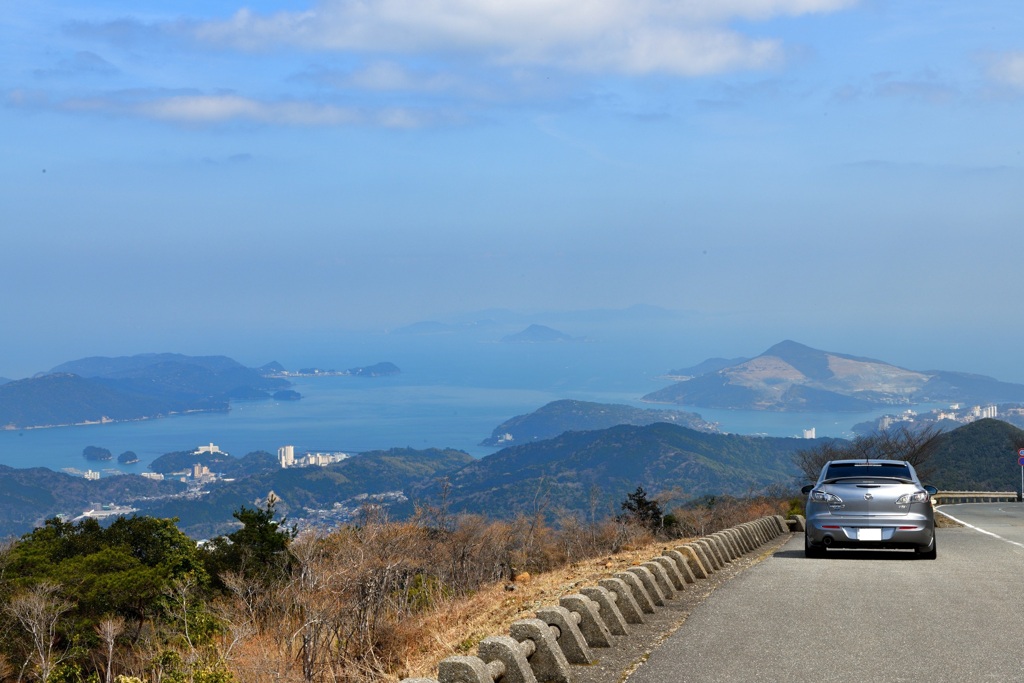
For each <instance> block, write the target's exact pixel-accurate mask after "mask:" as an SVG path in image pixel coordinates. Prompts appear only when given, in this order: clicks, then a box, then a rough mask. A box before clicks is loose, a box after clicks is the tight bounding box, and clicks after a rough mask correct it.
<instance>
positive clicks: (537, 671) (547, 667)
mask: <svg viewBox="0 0 1024 683" xmlns="http://www.w3.org/2000/svg"><path fill="white" fill-rule="evenodd" d="M508 630H509V634H510V635H511V636H512V638H513V639H514V640H518V641H519V642H521V643H522V642H524V641H527V640H529V641H531V642H533V645H534V652H533V654H532V655H530V657H529V662H530V668H531V669H532V670H533V675H534V676H535V677H536V678H537V681H538V683H571V681H572V675H571V674H570V672H569V661H568V660H567V659H566V658H565V653H563V652H562V648H561V647H559V646H558V641H557V639H556V637H555V634H553V633H552V632H551V627H550V626H548V624H547V623H545V622H544V621H543V620H541V619H520V620H519V621H514V622H512V625H511V626H509V629H508Z"/></svg>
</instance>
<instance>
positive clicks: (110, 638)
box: [95, 616, 124, 683]
mask: <svg viewBox="0 0 1024 683" xmlns="http://www.w3.org/2000/svg"><path fill="white" fill-rule="evenodd" d="M95 630H96V635H97V636H99V639H100V643H101V645H102V646H103V655H104V658H105V659H106V677H105V679H104V680H105V681H106V683H110V682H111V681H112V680H113V679H114V645H115V643H116V641H117V637H118V636H119V635H121V633H122V632H123V631H124V617H120V616H106V617H104V618H103V619H101V620H100V622H99V623H98V624H96V626H95Z"/></svg>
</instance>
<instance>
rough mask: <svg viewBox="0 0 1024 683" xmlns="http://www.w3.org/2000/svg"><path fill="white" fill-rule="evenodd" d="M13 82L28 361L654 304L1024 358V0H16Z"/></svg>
mask: <svg viewBox="0 0 1024 683" xmlns="http://www.w3.org/2000/svg"><path fill="white" fill-rule="evenodd" d="M0 104H2V106H0V226H2V233H0V235H2V241H0V245H2V248H0V259H2V264H3V270H4V274H5V286H4V294H3V296H0V321H2V323H0V324H2V326H3V329H4V334H3V335H2V339H3V341H2V342H0V350H2V352H0V375H2V376H7V377H21V376H26V375H28V374H30V373H33V372H36V371H39V370H42V369H46V368H48V367H52V366H54V365H56V364H58V363H60V362H63V361H65V360H69V359H72V358H77V357H82V356H87V355H119V354H129V353H141V352H150V351H167V350H171V351H181V352H193V353H228V354H229V355H230V352H231V351H232V350H234V349H240V348H241V342H239V341H238V340H240V339H245V340H247V341H248V343H250V344H254V343H257V342H258V340H261V339H265V340H267V344H268V345H273V344H283V343H285V341H286V340H293V341H294V340H301V339H303V338H309V337H311V336H319V337H321V338H323V337H324V335H326V336H327V337H329V336H330V335H332V334H340V333H341V332H343V331H358V330H375V331H379V330H387V329H392V328H394V327H397V326H401V325H406V324H409V323H412V322H415V321H418V320H445V319H451V318H454V317H455V316H459V315H462V314H464V313H466V312H468V311H476V310H485V309H511V310H515V311H520V312H530V311H538V312H539V311H574V310H591V309H611V310H615V309H623V308H627V307H630V306H633V305H637V304H643V305H649V306H658V307H662V308H665V309H667V310H670V311H679V312H685V313H686V314H687V316H690V317H688V318H687V320H693V319H695V318H696V319H700V320H701V321H703V322H702V325H701V326H699V329H700V330H702V331H703V332H705V333H707V334H708V339H709V340H710V339H712V338H713V339H714V343H711V342H710V341H709V343H708V344H707V346H708V347H709V348H708V349H707V351H708V353H707V354H706V355H748V356H750V355H756V354H757V353H759V352H760V351H762V350H764V348H766V347H767V346H768V345H770V344H772V343H775V342H777V341H780V340H782V339H786V338H791V339H796V340H799V341H801V342H803V343H807V344H809V345H811V346H815V347H817V348H825V349H828V350H832V351H839V352H844V353H852V354H856V355H865V356H872V357H881V358H883V359H884V360H889V361H890V362H896V363H899V364H902V365H904V366H907V367H913V368H928V367H941V368H942V369H955V370H964V371H971V372H982V373H984V374H991V375H995V376H998V377H999V378H1000V379H1006V380H1011V381H1024V364H1020V363H1019V362H1018V359H1019V353H1018V348H1020V347H1021V345H1022V340H1024V316H1021V315H1019V314H1020V311H1021V305H1020V295H1021V292H1022V287H1021V286H1020V285H1019V281H1020V279H1021V272H1022V270H1024V267H1022V263H1021V261H1022V258H1021V256H1022V254H1024V230H1021V227H1022V225H1024V222H1022V219H1024V191H1022V190H1024V159H1022V156H1021V153H1022V147H1024V107H1022V105H1024V9H1022V7H1021V5H1020V3H1019V2H1018V1H1016V0H978V1H977V2H970V3H965V2H962V1H961V0H930V1H929V2H906V1H902V2H897V1H891V2H890V1H887V0H687V1H677V2H671V1H668V0H591V1H588V2H579V1H578V0H515V1H512V0H322V1H319V2H303V1H301V0H298V1H294V0H293V1H292V2H274V1H272V0H259V1H257V2H253V3H248V4H240V3H238V2H234V1H231V0H204V1H203V2H195V1H192V0H176V1H175V2H168V1H164V0H151V1H149V2H146V3H138V2H126V1H125V0H99V1H93V0H76V1H75V2H60V1H53V0H37V1H35V2H31V3H28V2H13V1H11V0H8V1H7V2H4V3H3V11H2V12H0ZM716 326H717V327H716ZM711 330H716V331H717V332H718V334H711V332H709V331H711ZM681 334H684V333H683V332H681ZM723 340H728V342H726V341H723ZM295 343H298V342H297V341H296V342H295ZM711 347H714V348H711ZM701 350H702V351H703V349H701ZM253 355H259V354H255V353H254V354H253ZM263 357H264V358H266V357H268V356H263ZM702 359H703V358H702V357H686V358H680V359H679V364H680V365H684V364H686V363H687V362H692V363H696V362H698V361H700V360H702Z"/></svg>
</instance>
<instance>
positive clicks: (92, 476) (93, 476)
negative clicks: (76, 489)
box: [85, 470, 100, 481]
mask: <svg viewBox="0 0 1024 683" xmlns="http://www.w3.org/2000/svg"><path fill="white" fill-rule="evenodd" d="M85 478H86V479H88V480H90V481H97V480H98V479H99V478H100V473H99V472H97V471H96V470H86V471H85Z"/></svg>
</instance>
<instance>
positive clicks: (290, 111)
mask: <svg viewBox="0 0 1024 683" xmlns="http://www.w3.org/2000/svg"><path fill="white" fill-rule="evenodd" d="M7 102H8V104H9V105H11V106H15V107H24V108H36V109H50V110H57V111H67V112H88V113H94V114H106V115H112V116H129V117H137V118H146V119H155V120H158V121H165V122H168V123H177V124H183V125H218V124H225V123H231V122H236V121H242V122H245V121H248V122H252V123H261V124H270V125H283V126H351V125H371V126H380V127H385V128H419V127H422V126H425V125H428V124H430V123H435V122H437V120H438V116H437V115H433V116H429V117H428V116H427V115H425V114H423V113H422V112H419V111H417V110H415V109H410V108H403V107H389V108H386V109H378V110H373V109H356V108H351V107H339V106H336V105H329V104H311V103H308V102H298V101H276V102H266V101H261V100H256V99H252V98H248V97H241V96H239V95H234V94H217V95H204V94H195V93H187V94H166V93H161V92H160V91H125V92H120V93H113V94H109V95H105V96H98V97H89V98H77V99H68V100H63V101H53V100H51V99H49V98H48V97H47V96H46V95H45V94H43V93H40V92H36V91H27V90H15V91H12V92H10V93H9V94H8V98H7Z"/></svg>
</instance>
